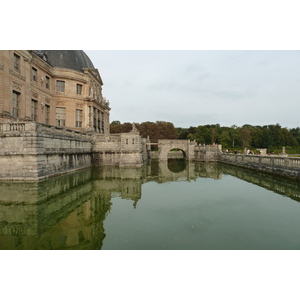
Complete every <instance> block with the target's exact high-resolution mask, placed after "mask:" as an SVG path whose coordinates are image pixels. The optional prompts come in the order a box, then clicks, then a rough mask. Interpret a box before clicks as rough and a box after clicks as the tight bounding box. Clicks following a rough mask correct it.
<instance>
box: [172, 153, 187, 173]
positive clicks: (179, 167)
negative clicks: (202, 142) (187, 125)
mask: <svg viewBox="0 0 300 300" xmlns="http://www.w3.org/2000/svg"><path fill="white" fill-rule="evenodd" d="M168 168H169V170H170V171H171V172H173V173H179V172H182V171H184V170H185V168H186V153H185V152H184V151H183V150H182V149H178V148H175V149H172V150H170V151H169V152H168Z"/></svg>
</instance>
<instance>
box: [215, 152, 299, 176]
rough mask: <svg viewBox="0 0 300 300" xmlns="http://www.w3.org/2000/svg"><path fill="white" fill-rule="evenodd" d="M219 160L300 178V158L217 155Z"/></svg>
mask: <svg viewBox="0 0 300 300" xmlns="http://www.w3.org/2000/svg"><path fill="white" fill-rule="evenodd" d="M218 160H219V161H220V162H222V163H226V164H231V165H235V166H240V167H245V168H249V169H254V170H259V171H263V172H268V173H272V174H277V175H283V176H286V177H289V178H294V179H300V158H294V157H286V156H280V155H278V156H277V155H266V156H264V155H242V154H225V153H222V154H220V155H219V159H218Z"/></svg>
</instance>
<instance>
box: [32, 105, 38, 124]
mask: <svg viewBox="0 0 300 300" xmlns="http://www.w3.org/2000/svg"><path fill="white" fill-rule="evenodd" d="M37 103H38V102H37V101H36V100H31V120H32V121H37Z"/></svg>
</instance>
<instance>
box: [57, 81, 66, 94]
mask: <svg viewBox="0 0 300 300" xmlns="http://www.w3.org/2000/svg"><path fill="white" fill-rule="evenodd" d="M56 91H57V92H64V91H65V82H64V81H61V80H57V81H56Z"/></svg>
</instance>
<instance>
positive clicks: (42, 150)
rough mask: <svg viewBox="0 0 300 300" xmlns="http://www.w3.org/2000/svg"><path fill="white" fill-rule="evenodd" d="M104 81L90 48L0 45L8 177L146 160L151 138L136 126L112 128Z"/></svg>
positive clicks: (1, 122) (1, 127)
mask: <svg viewBox="0 0 300 300" xmlns="http://www.w3.org/2000/svg"><path fill="white" fill-rule="evenodd" d="M102 86H103V82H102V78H101V76H100V74H99V72H98V70H97V69H96V68H94V66H93V63H92V62H91V61H90V59H89V58H88V56H87V55H86V54H85V53H84V52H83V51H80V50H70V51H69V50H68V51H65V50H59V51H55V50H39V51H27V50H0V163H1V170H0V180H40V179H45V178H48V177H51V176H55V175H59V174H63V173H66V172H70V171H74V170H78V169H82V168H86V167H91V166H92V165H101V164H103V165H110V164H111V165H120V166H126V165H131V166H132V165H134V166H140V165H142V164H143V162H144V161H145V160H147V157H148V156H147V150H146V142H145V140H143V139H142V138H141V137H140V135H139V132H138V131H137V130H136V128H135V126H134V127H133V130H132V131H131V132H130V133H127V134H119V135H110V132H109V126H110V120H109V114H110V107H109V102H108V101H107V100H106V98H104V97H103V95H102Z"/></svg>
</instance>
